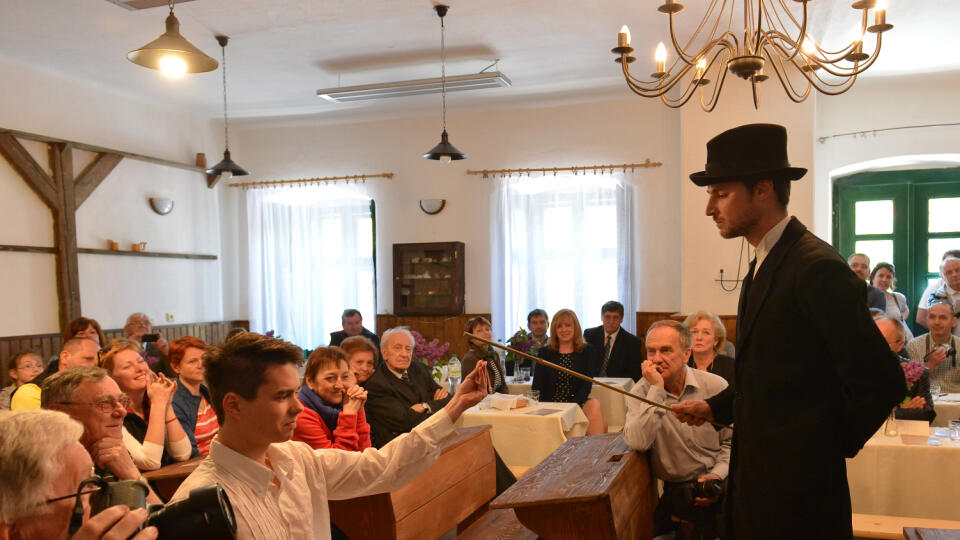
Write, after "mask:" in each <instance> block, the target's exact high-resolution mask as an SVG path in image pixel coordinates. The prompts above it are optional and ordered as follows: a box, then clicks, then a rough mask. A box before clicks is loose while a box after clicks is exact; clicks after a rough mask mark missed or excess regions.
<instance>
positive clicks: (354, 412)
mask: <svg viewBox="0 0 960 540" xmlns="http://www.w3.org/2000/svg"><path fill="white" fill-rule="evenodd" d="M297 397H298V398H299V399H300V402H301V403H303V407H304V409H303V411H302V412H301V413H300V415H299V416H298V417H297V425H296V428H295V429H294V431H293V440H295V441H303V442H305V443H307V444H309V445H310V446H311V447H313V448H339V449H341V450H353V451H357V452H359V451H361V450H363V449H364V448H369V447H370V446H371V443H370V424H368V423H367V418H366V414H365V413H364V411H363V404H364V402H365V401H366V400H367V392H366V390H364V389H363V388H362V387H360V386H358V385H357V384H356V379H355V378H354V376H353V374H352V373H351V372H350V367H349V365H348V364H347V356H346V354H344V352H343V349H341V348H340V347H320V348H317V349H315V350H314V351H313V353H311V354H310V358H309V359H308V360H307V368H306V370H305V373H304V377H303V386H302V387H301V388H300V392H299V393H298V394H297Z"/></svg>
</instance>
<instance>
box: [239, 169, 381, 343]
mask: <svg viewBox="0 0 960 540" xmlns="http://www.w3.org/2000/svg"><path fill="white" fill-rule="evenodd" d="M246 195H247V216H248V223H249V231H248V235H249V272H250V276H249V297H250V326H251V330H253V331H256V332H267V331H270V330H273V331H275V332H276V334H277V335H279V336H281V337H282V338H283V339H285V340H287V341H290V342H292V343H295V344H297V345H299V346H301V347H304V348H309V349H312V348H315V347H318V346H321V345H325V344H326V343H327V342H328V341H329V334H330V332H333V331H336V330H340V328H341V323H340V315H341V313H342V312H343V310H344V309H345V308H348V307H349V308H356V309H359V310H360V312H361V313H362V314H363V315H364V316H365V317H366V318H367V319H368V320H369V321H371V322H372V320H373V317H374V314H375V313H376V309H375V308H376V306H375V305H374V304H375V302H374V291H375V278H374V270H373V219H372V212H371V200H370V198H369V197H368V196H366V195H364V194H363V193H362V186H342V185H331V186H306V187H296V188H275V189H251V190H248V191H247V194H246ZM366 325H367V326H368V327H370V324H369V322H366Z"/></svg>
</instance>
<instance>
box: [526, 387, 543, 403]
mask: <svg viewBox="0 0 960 540" xmlns="http://www.w3.org/2000/svg"><path fill="white" fill-rule="evenodd" d="M523 397H525V398H527V399H529V400H530V401H532V402H534V404H536V403H540V391H539V390H527V391H526V392H525V393H524V394H523Z"/></svg>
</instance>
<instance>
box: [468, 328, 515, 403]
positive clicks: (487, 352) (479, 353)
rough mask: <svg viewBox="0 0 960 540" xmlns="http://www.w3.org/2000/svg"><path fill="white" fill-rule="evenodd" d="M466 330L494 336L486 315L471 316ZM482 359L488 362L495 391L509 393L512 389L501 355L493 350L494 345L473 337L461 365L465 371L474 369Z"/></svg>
mask: <svg viewBox="0 0 960 540" xmlns="http://www.w3.org/2000/svg"><path fill="white" fill-rule="evenodd" d="M466 330H467V332H469V333H471V334H473V335H475V336H480V337H482V338H485V339H490V338H491V337H493V332H492V331H491V328H490V321H488V320H487V319H486V317H473V318H471V319H470V320H468V321H467V327H466ZM480 360H483V361H484V362H486V363H487V374H488V375H489V376H490V385H491V387H492V388H493V391H494V392H499V393H501V394H509V393H510V390H509V389H508V388H507V377H506V371H505V369H504V367H503V365H502V364H501V363H500V355H498V354H497V351H495V350H493V347H491V346H490V345H487V344H486V343H484V342H482V341H477V340H475V339H471V340H470V342H469V343H468V344H467V354H465V355H463V359H462V360H461V361H460V367H461V369H462V370H463V373H470V372H471V371H473V368H474V367H476V365H477V362H479V361H480Z"/></svg>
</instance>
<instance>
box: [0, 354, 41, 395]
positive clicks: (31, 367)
mask: <svg viewBox="0 0 960 540" xmlns="http://www.w3.org/2000/svg"><path fill="white" fill-rule="evenodd" d="M41 373H43V360H41V359H40V355H39V354H37V353H35V352H33V351H27V352H22V353H19V354H16V355H14V356H13V358H11V359H10V369H8V370H7V374H8V375H9V376H10V380H11V381H12V382H11V383H10V385H9V386H5V387H4V388H3V390H0V409H9V408H10V396H12V395H13V392H14V391H15V390H16V389H17V388H19V387H20V386H23V385H24V384H27V383H29V382H33V380H34V379H36V378H37V376H38V375H40V374H41Z"/></svg>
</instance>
